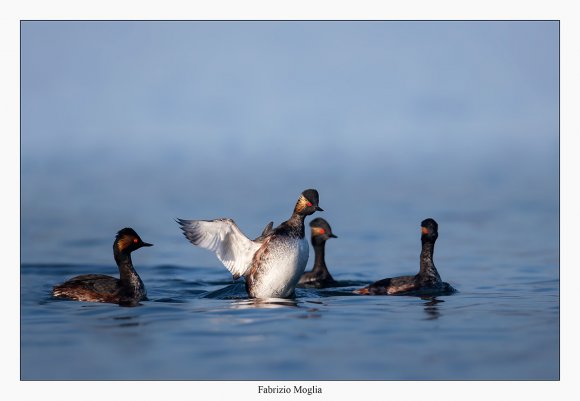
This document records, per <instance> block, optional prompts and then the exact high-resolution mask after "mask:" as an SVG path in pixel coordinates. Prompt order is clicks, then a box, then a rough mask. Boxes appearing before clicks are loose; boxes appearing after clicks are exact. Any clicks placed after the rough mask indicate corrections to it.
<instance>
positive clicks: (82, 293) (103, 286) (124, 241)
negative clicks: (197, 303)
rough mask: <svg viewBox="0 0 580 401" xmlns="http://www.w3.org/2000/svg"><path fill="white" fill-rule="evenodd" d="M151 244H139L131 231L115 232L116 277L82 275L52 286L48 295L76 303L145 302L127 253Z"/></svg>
mask: <svg viewBox="0 0 580 401" xmlns="http://www.w3.org/2000/svg"><path fill="white" fill-rule="evenodd" d="M152 245H153V244H148V243H146V242H143V241H142V240H141V238H140V237H139V235H137V233H136V232H135V230H133V229H132V228H123V229H122V230H121V231H119V232H118V233H117V236H116V238H115V242H114V243H113V254H114V256H115V261H116V262H117V266H118V267H119V275H120V278H118V279H117V278H115V277H111V276H106V275H103V274H84V275H82V276H76V277H73V278H71V279H70V280H67V281H65V282H64V283H62V284H60V285H57V286H55V287H54V288H53V290H52V295H54V296H55V297H58V298H69V299H74V300H77V301H87V302H109V303H115V304H121V305H136V304H137V303H138V302H139V301H142V300H145V299H146V296H147V292H146V290H145V285H143V281H141V278H140V277H139V275H138V274H137V272H136V271H135V269H134V268H133V263H132V262H131V252H133V251H135V250H137V249H139V248H141V247H143V246H152Z"/></svg>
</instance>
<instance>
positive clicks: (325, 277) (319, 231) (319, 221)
mask: <svg viewBox="0 0 580 401" xmlns="http://www.w3.org/2000/svg"><path fill="white" fill-rule="evenodd" d="M310 228H311V235H312V236H311V242H312V247H313V248H314V266H313V267H312V271H309V272H306V273H304V274H302V277H300V280H299V281H298V286H299V287H309V288H326V287H335V286H336V285H337V284H338V283H337V282H336V281H335V280H334V278H332V276H331V275H330V272H329V271H328V268H327V267H326V261H325V260H324V248H325V245H326V241H327V240H328V239H329V238H337V237H336V235H334V234H333V233H332V229H331V228H330V224H328V222H327V221H326V220H324V219H323V218H321V217H318V218H316V219H314V220H312V221H311V222H310Z"/></svg>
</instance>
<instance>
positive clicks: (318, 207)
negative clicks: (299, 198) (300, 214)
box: [316, 206, 324, 212]
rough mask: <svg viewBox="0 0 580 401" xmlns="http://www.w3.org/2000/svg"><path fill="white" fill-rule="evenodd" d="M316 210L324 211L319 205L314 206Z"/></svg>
mask: <svg viewBox="0 0 580 401" xmlns="http://www.w3.org/2000/svg"><path fill="white" fill-rule="evenodd" d="M316 210H318V211H319V212H324V209H323V208H321V207H320V206H316Z"/></svg>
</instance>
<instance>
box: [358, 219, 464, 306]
mask: <svg viewBox="0 0 580 401" xmlns="http://www.w3.org/2000/svg"><path fill="white" fill-rule="evenodd" d="M437 229H438V225H437V222H436V221H435V220H433V219H426V220H423V221H422V222H421V243H422V249H421V256H420V259H419V266H420V270H419V273H418V274H416V275H415V276H401V277H393V278H385V279H383V280H379V281H377V282H375V283H373V284H371V285H369V286H367V287H365V288H361V289H358V290H355V291H354V292H355V293H357V294H362V295H399V294H407V295H413V294H419V295H431V294H444V293H451V292H454V291H455V289H454V288H453V287H451V286H450V285H449V284H448V283H445V282H443V281H441V277H440V276H439V272H437V269H436V268H435V264H434V263H433V250H434V248H435V241H437V237H438V235H439V234H438V232H437Z"/></svg>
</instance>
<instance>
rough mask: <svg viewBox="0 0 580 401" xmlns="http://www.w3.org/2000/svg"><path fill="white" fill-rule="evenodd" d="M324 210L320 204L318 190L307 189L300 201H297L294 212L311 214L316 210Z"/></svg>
mask: <svg viewBox="0 0 580 401" xmlns="http://www.w3.org/2000/svg"><path fill="white" fill-rule="evenodd" d="M317 210H318V211H320V212H322V211H323V210H322V208H320V207H319V206H318V191H317V190H316V189H307V190H305V191H303V192H302V194H301V195H300V198H298V202H296V207H295V208H294V212H295V213H298V214H301V215H305V216H309V215H311V214H312V213H314V212H316V211H317Z"/></svg>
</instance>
